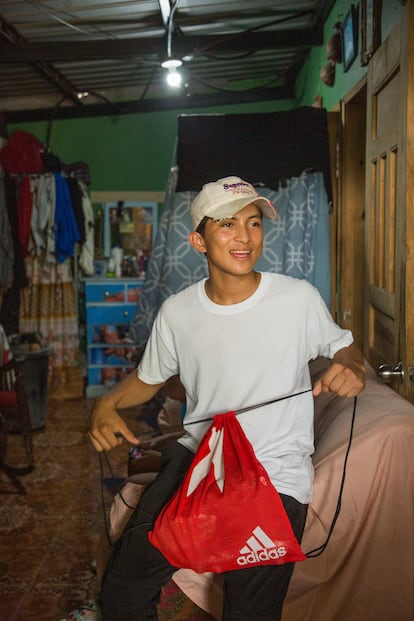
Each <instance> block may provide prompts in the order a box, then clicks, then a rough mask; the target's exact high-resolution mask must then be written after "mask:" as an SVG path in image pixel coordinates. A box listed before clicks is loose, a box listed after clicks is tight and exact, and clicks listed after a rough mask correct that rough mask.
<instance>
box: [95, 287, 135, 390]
mask: <svg viewBox="0 0 414 621" xmlns="http://www.w3.org/2000/svg"><path fill="white" fill-rule="evenodd" d="M84 282H85V306H86V350H87V351H86V355H87V377H88V381H87V387H86V396H87V397H92V398H93V397H98V396H99V395H101V394H103V393H104V392H105V391H106V390H108V389H109V388H111V386H113V385H114V384H116V383H117V382H119V380H120V379H122V378H123V377H124V376H125V375H126V374H127V373H129V372H130V371H131V370H132V369H133V368H134V367H136V364H137V361H138V360H139V358H140V355H141V353H142V351H141V350H139V349H138V348H137V347H136V345H135V344H134V343H133V342H131V341H130V340H129V338H128V328H129V324H130V323H131V320H132V318H133V317H134V315H135V312H136V306H137V302H138V299H139V296H140V293H141V289H142V286H143V284H144V281H143V280H142V279H137V278H116V279H114V278H85V281H84Z"/></svg>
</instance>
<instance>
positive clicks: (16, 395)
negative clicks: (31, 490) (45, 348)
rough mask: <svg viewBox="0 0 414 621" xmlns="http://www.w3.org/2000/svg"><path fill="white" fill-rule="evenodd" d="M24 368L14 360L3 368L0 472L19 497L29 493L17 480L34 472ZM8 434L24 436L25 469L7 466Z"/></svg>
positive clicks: (0, 381) (0, 377)
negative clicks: (7, 479) (5, 476)
mask: <svg viewBox="0 0 414 621" xmlns="http://www.w3.org/2000/svg"><path fill="white" fill-rule="evenodd" d="M23 364H24V359H23V358H22V359H18V358H12V359H11V360H10V361H9V362H7V363H6V364H4V365H3V366H1V367H0V470H1V471H2V472H4V474H6V475H7V476H8V478H9V479H10V481H11V482H12V483H13V485H14V486H15V488H16V489H17V491H18V492H19V493H20V494H25V493H26V489H25V487H24V485H23V484H22V482H21V481H20V480H19V478H18V477H19V476H22V475H25V474H28V473H29V472H32V470H33V469H34V456H33V443H32V434H31V420H30V409H29V403H28V400H27V397H26V394H25V391H24V382H23ZM9 433H16V434H19V435H20V436H21V439H22V444H23V451H24V462H26V463H25V464H24V465H20V464H19V465H12V464H10V463H8V460H7V436H8V434H9ZM18 461H20V459H19V457H18Z"/></svg>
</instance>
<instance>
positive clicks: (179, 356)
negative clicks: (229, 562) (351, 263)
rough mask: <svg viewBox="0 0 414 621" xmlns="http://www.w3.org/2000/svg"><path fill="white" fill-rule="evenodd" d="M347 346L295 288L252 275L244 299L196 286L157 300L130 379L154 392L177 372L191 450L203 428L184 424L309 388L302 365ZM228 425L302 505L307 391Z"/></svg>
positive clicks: (347, 336)
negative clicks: (223, 298) (211, 294)
mask: <svg viewBox="0 0 414 621" xmlns="http://www.w3.org/2000/svg"><path fill="white" fill-rule="evenodd" d="M352 341H353V338H352V334H351V333H350V332H349V331H348V330H342V329H341V328H339V326H338V325H337V324H336V323H335V322H334V321H333V319H332V317H331V315H330V313H329V312H328V310H327V308H326V306H325V303H324V302H323V300H322V298H321V296H320V295H319V293H318V291H317V290H316V289H315V288H314V287H313V286H312V285H311V284H309V283H308V282H307V281H305V280H297V279H294V278H291V277H288V276H283V275H280V274H271V273H267V272H266V273H262V275H261V281H260V284H259V287H258V288H257V290H256V291H255V292H254V294H253V295H252V296H250V297H249V298H248V299H247V300H244V301H243V302H240V303H238V304H231V305H220V304H215V303H214V302H212V301H211V300H210V299H209V298H208V297H207V295H206V293H205V280H202V281H200V282H198V283H196V284H194V285H192V286H190V287H188V288H187V289H185V290H184V291H181V292H180V293H177V294H175V295H173V296H171V297H170V298H168V299H167V300H166V301H165V302H164V304H163V305H162V307H161V309H160V311H159V313H158V315H157V317H156V319H155V322H154V325H153V327H152V331H151V335H150V338H149V340H148V343H147V346H146V349H145V353H144V356H143V358H142V360H141V362H140V364H139V366H138V376H139V377H140V379H141V380H142V381H144V382H146V383H148V384H157V383H161V382H163V381H165V380H167V379H168V378H169V377H171V376H172V375H175V374H176V373H179V374H180V378H181V381H182V383H183V385H184V387H185V390H186V395H187V410H186V415H185V418H184V427H185V430H186V433H185V435H184V436H183V437H182V438H181V439H180V440H179V442H181V443H182V444H184V445H185V446H187V447H188V448H190V449H191V450H192V451H194V452H195V451H196V450H197V447H198V445H199V443H200V440H201V438H202V437H203V435H204V433H205V432H206V431H207V429H208V428H209V426H210V425H211V420H207V421H205V422H202V423H197V424H194V423H193V421H198V420H205V419H206V418H209V417H211V416H212V415H214V414H219V413H221V412H227V411H229V410H237V409H240V408H243V407H246V406H249V405H254V404H256V403H262V402H265V401H270V400H271V399H275V398H277V397H282V396H286V395H291V394H293V393H297V392H300V391H302V390H306V389H308V388H311V382H310V377H309V369H308V362H309V361H310V360H311V359H313V358H316V357H317V356H325V357H328V358H332V357H333V356H334V355H335V353H336V352H337V351H338V350H339V349H342V348H343V347H347V346H348V345H350V344H351V343H352ZM238 421H239V423H240V424H241V426H242V428H243V430H244V432H245V434H246V436H247V438H248V439H249V441H250V442H251V444H252V446H253V449H254V451H255V454H256V457H257V459H258V460H259V461H260V462H261V463H262V464H263V466H264V467H265V468H266V470H267V472H268V474H269V476H270V479H271V480H272V483H273V484H274V486H275V487H276V489H277V490H278V491H279V493H283V494H288V495H289V496H293V497H294V498H296V499H297V500H298V501H299V502H302V503H308V502H310V500H311V497H312V484H313V467H312V461H311V455H312V453H313V451H314V447H313V397H312V393H311V392H307V393H305V394H303V395H300V396H297V397H292V398H290V399H285V400H283V401H280V402H278V403H274V404H271V405H267V406H264V407H260V408H257V409H254V410H251V411H250V412H246V413H243V414H240V415H239V416H238Z"/></svg>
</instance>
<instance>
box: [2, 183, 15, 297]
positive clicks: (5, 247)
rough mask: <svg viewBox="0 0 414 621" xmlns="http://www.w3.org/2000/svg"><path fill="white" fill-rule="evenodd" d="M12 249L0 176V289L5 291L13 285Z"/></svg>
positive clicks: (10, 232)
mask: <svg viewBox="0 0 414 621" xmlns="http://www.w3.org/2000/svg"><path fill="white" fill-rule="evenodd" d="M13 265H14V247H13V236H12V230H11V226H10V221H9V215H8V213H7V205H6V194H5V187H4V177H3V176H0V288H1V289H2V290H7V289H9V288H10V287H11V286H12V283H13Z"/></svg>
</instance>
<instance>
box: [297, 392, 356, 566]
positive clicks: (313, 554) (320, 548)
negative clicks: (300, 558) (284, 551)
mask: <svg viewBox="0 0 414 621" xmlns="http://www.w3.org/2000/svg"><path fill="white" fill-rule="evenodd" d="M356 406H357V398H356V397H354V408H353V410H352V417H351V429H350V432H349V440H348V445H347V447H346V451H345V459H344V465H343V469H342V478H341V483H340V486H339V494H338V500H337V503H336V509H335V513H334V516H333V518H332V522H331V525H330V527H329V530H328V535H327V537H326V539H325V541H324V543H323V544H322V545H320V546H318V547H317V548H313V550H310V551H309V552H306V553H305V556H306V557H307V558H316V557H317V556H320V555H321V554H322V552H323V551H324V550H326V547H327V545H328V543H329V540H330V538H331V536H332V533H333V531H334V528H335V524H336V522H337V520H338V517H339V514H340V512H341V507H342V494H343V491H344V486H345V477H346V466H347V464H348V457H349V451H350V450H351V444H352V438H353V435H354V425H355V416H356Z"/></svg>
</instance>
